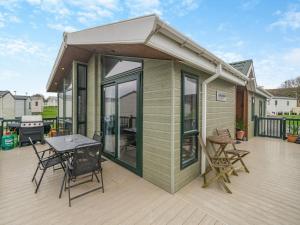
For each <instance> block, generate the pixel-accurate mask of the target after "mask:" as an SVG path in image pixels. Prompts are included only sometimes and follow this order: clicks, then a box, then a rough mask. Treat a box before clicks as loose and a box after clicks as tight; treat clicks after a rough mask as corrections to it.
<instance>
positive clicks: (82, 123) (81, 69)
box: [77, 64, 87, 136]
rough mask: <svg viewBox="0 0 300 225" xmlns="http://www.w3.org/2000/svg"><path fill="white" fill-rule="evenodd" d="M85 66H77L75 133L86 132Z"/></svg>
mask: <svg viewBox="0 0 300 225" xmlns="http://www.w3.org/2000/svg"><path fill="white" fill-rule="evenodd" d="M86 120H87V66H86V65H83V64H77V133H78V134H82V135H84V136H85V135H86V131H87V121H86Z"/></svg>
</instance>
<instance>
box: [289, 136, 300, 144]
mask: <svg viewBox="0 0 300 225" xmlns="http://www.w3.org/2000/svg"><path fill="white" fill-rule="evenodd" d="M297 138H298V136H297V135H292V134H288V136H287V140H288V142H293V143H295V142H296V140H297Z"/></svg>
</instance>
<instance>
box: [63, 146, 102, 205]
mask: <svg viewBox="0 0 300 225" xmlns="http://www.w3.org/2000/svg"><path fill="white" fill-rule="evenodd" d="M101 151H102V144H101V143H96V144H90V145H79V146H77V147H76V148H75V150H74V153H73V155H72V157H71V158H70V159H69V160H67V168H66V170H65V176H64V179H63V183H62V186H61V190H60V194H59V198H61V195H62V189H63V186H64V187H65V190H66V189H68V196H69V206H70V207H71V201H72V200H74V199H76V198H79V197H81V196H83V195H86V194H88V193H91V192H93V191H96V190H99V189H102V192H103V193H104V184H103V176H102V167H101ZM97 172H99V173H100V176H101V177H100V179H101V186H99V187H96V188H94V189H91V190H89V191H87V192H84V193H81V194H79V195H76V196H73V197H71V188H73V187H75V186H78V185H81V184H84V183H87V182H92V181H93V178H94V176H95V177H96V179H97V182H98V183H100V180H99V178H98V176H97ZM86 175H88V176H86ZM79 177H81V178H87V177H91V179H88V180H84V181H82V182H79V183H77V179H78V178H79ZM71 182H73V183H74V184H73V185H71V184H70V183H71Z"/></svg>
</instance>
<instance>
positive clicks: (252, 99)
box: [251, 96, 255, 121]
mask: <svg viewBox="0 0 300 225" xmlns="http://www.w3.org/2000/svg"><path fill="white" fill-rule="evenodd" d="M254 117H255V97H254V96H251V121H254Z"/></svg>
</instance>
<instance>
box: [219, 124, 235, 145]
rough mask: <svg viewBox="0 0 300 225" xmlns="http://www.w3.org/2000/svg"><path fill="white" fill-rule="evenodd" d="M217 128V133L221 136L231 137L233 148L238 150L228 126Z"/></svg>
mask: <svg viewBox="0 0 300 225" xmlns="http://www.w3.org/2000/svg"><path fill="white" fill-rule="evenodd" d="M216 130H217V134H218V135H219V136H225V137H228V138H230V139H231V140H232V142H231V145H232V147H233V149H235V150H236V147H235V144H234V141H233V139H232V136H231V134H230V131H229V129H227V128H222V129H220V128H217V129H216Z"/></svg>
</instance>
